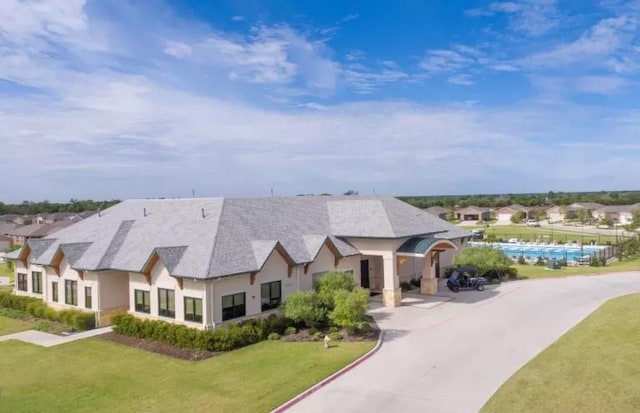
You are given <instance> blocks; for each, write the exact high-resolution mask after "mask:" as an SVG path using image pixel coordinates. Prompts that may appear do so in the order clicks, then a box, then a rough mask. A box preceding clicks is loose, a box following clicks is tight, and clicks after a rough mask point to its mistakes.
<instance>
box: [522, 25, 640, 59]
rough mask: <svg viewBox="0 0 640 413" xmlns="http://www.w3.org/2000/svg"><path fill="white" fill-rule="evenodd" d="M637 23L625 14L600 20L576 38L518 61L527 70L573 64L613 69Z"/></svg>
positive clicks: (625, 49)
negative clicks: (617, 54) (619, 53)
mask: <svg viewBox="0 0 640 413" xmlns="http://www.w3.org/2000/svg"><path fill="white" fill-rule="evenodd" d="M638 24H639V20H638V19H637V18H635V17H629V16H626V15H622V16H618V17H612V18H607V19H603V20H600V21H599V22H598V23H596V24H595V25H594V26H592V27H591V28H590V29H589V30H587V31H586V32H584V33H583V34H582V35H581V36H580V37H579V38H578V39H576V40H574V41H572V42H568V43H563V44H560V45H558V46H555V47H554V48H552V49H551V50H547V51H542V52H538V53H534V54H532V55H530V56H528V57H526V58H523V59H521V60H520V61H519V64H520V65H522V66H524V67H526V68H535V67H542V68H554V67H562V66H567V65H571V64H575V63H587V64H590V65H592V66H600V67H602V66H605V67H614V66H615V63H616V62H618V61H620V60H619V59H618V58H617V57H616V53H618V52H622V53H623V54H624V53H626V52H627V51H628V49H629V47H630V46H631V45H630V42H631V41H633V39H634V37H635V36H636V35H637V29H638Z"/></svg>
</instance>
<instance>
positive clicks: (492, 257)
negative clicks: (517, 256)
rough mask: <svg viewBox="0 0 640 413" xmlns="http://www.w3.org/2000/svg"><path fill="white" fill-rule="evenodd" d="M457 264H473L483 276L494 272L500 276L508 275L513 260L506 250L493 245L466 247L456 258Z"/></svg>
mask: <svg viewBox="0 0 640 413" xmlns="http://www.w3.org/2000/svg"><path fill="white" fill-rule="evenodd" d="M455 263H456V265H459V266H471V267H475V268H477V270H478V274H479V275H480V276H482V277H488V274H490V273H493V274H496V275H497V276H498V278H503V277H504V276H505V275H508V272H509V271H510V269H511V268H513V267H512V265H513V261H511V258H509V257H508V256H507V255H506V254H505V253H504V252H502V251H500V250H499V249H494V248H491V247H479V248H475V247H474V248H465V249H464V250H462V252H460V253H459V254H458V255H457V256H456V258H455Z"/></svg>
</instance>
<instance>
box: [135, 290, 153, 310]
mask: <svg viewBox="0 0 640 413" xmlns="http://www.w3.org/2000/svg"><path fill="white" fill-rule="evenodd" d="M138 293H140V294H138ZM133 297H134V301H133V306H134V309H135V311H136V312H137V313H143V314H151V291H146V290H133ZM138 297H141V298H142V302H138Z"/></svg>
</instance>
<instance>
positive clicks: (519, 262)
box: [518, 255, 527, 265]
mask: <svg viewBox="0 0 640 413" xmlns="http://www.w3.org/2000/svg"><path fill="white" fill-rule="evenodd" d="M518 264H520V265H527V261H526V260H525V259H524V257H523V256H522V255H521V256H519V257H518Z"/></svg>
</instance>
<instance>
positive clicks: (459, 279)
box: [447, 267, 487, 293]
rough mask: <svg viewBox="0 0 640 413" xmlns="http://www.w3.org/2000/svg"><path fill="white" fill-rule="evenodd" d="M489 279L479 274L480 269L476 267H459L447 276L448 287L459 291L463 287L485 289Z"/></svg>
mask: <svg viewBox="0 0 640 413" xmlns="http://www.w3.org/2000/svg"><path fill="white" fill-rule="evenodd" d="M486 284H487V279H486V278H484V277H479V276H478V270H477V269H475V268H474V267H458V268H456V269H454V270H453V273H451V275H450V276H449V278H447V287H448V288H449V289H450V290H451V291H453V292H454V293H457V292H458V291H460V290H462V289H473V290H478V291H483V290H484V286H485V285H486Z"/></svg>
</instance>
